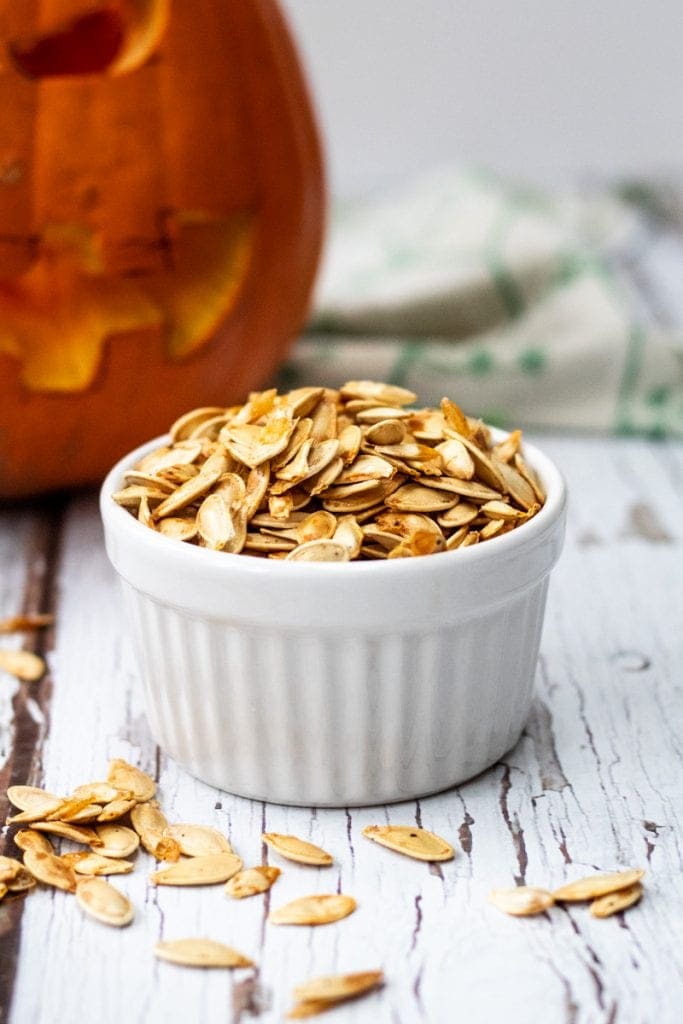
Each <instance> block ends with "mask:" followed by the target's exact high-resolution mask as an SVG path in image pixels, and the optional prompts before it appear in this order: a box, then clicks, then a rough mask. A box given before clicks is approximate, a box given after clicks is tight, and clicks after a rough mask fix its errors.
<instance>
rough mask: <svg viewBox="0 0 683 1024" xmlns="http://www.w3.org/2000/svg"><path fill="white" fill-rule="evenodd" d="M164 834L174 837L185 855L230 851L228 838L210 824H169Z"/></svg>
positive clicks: (196, 855) (194, 855)
mask: <svg viewBox="0 0 683 1024" xmlns="http://www.w3.org/2000/svg"><path fill="white" fill-rule="evenodd" d="M165 835H166V836H167V837H169V838H171V839H175V841H176V842H177V843H178V846H179V848H180V852H181V853H184V854H185V856H186V857H207V856H210V855H211V854H214V853H232V852H233V849H232V846H231V845H230V843H229V841H228V839H227V838H226V837H225V836H224V835H223V833H222V832H219V831H218V829H217V828H211V826H210V825H169V826H168V827H167V828H166V832H165Z"/></svg>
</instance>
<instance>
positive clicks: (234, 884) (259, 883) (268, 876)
mask: <svg viewBox="0 0 683 1024" xmlns="http://www.w3.org/2000/svg"><path fill="white" fill-rule="evenodd" d="M280 874H281V871H280V869H279V868H275V867H271V866H270V865H268V864H262V865H259V866H258V867H254V868H245V870H244V871H238V872H237V874H236V875H233V877H232V878H231V879H230V880H229V881H228V882H227V883H226V886H225V892H226V894H227V895H228V896H232V897H233V899H236V900H242V899H244V898H245V897H247V896H256V895H257V894H258V893H261V892H267V891H268V889H270V887H271V886H272V885H273V884H274V883H275V882H276V881H277V879H278V878H279V876H280Z"/></svg>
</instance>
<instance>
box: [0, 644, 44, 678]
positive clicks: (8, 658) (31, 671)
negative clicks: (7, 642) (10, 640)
mask: <svg viewBox="0 0 683 1024" xmlns="http://www.w3.org/2000/svg"><path fill="white" fill-rule="evenodd" d="M46 668H47V665H46V664H45V662H44V661H43V659H42V658H41V657H39V656H38V655H37V654H34V653H33V651H6V650H4V649H0V669H4V671H5V672H9V674H10V675H12V676H16V678H17V679H21V680H22V682H24V683H36V682H37V681H38V680H39V679H42V677H43V676H44V675H45V670H46Z"/></svg>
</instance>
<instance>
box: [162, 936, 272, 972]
mask: <svg viewBox="0 0 683 1024" xmlns="http://www.w3.org/2000/svg"><path fill="white" fill-rule="evenodd" d="M154 955H155V956H157V957H159V959H160V960H168V961H169V963H172V964H180V965H181V966H183V967H230V968H232V967H253V966H254V961H253V960H250V959H249V957H246V956H244V955H243V954H242V953H239V952H238V951H237V950H236V949H233V948H232V947H231V946H226V945H225V944H224V943H223V942H216V941H214V939H199V938H197V939H195V938H191V939H171V940H167V941H165V942H157V944H156V946H155V947H154Z"/></svg>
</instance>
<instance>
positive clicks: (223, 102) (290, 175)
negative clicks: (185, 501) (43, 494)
mask: <svg viewBox="0 0 683 1024" xmlns="http://www.w3.org/2000/svg"><path fill="white" fill-rule="evenodd" d="M0 31H1V32H2V38H3V39H4V40H5V41H6V42H5V44H4V45H5V46H6V48H7V56H6V59H3V60H2V61H1V62H0V111H1V112H2V115H1V117H0V496H4V497H8V496H20V495H26V494H32V493H36V492H39V491H43V490H48V489H51V488H56V487H64V486H71V485H74V484H82V483H88V482H94V481H96V480H97V479H98V478H100V477H101V476H102V474H103V473H104V472H105V470H106V469H107V467H108V466H109V465H110V464H111V463H112V461H113V460H114V459H115V458H117V457H118V456H119V455H121V454H122V453H123V452H125V451H126V450H128V449H130V448H131V447H133V446H134V445H136V444H137V443H139V442H141V441H142V440H144V439H145V438H147V437H151V436H152V435H154V434H156V433H159V432H161V431H163V430H165V429H166V427H167V425H168V423H169V422H171V420H172V419H173V418H174V417H176V416H177V415H179V414H180V413H181V412H183V411H184V410H186V409H188V408H190V407H191V406H193V405H215V404H216V405H225V404H231V403H233V402H235V401H239V400H241V399H243V398H244V396H245V394H246V392H248V391H249V390H250V389H252V388H255V387H258V386H260V385H261V384H262V383H264V382H265V380H266V379H267V377H268V375H269V374H270V373H271V371H272V370H273V368H274V366H275V364H276V363H277V361H278V360H279V359H280V358H281V357H282V355H283V354H284V352H285V350H286V347H287V345H288V344H289V343H290V341H291V340H292V339H293V337H294V336H295V334H296V332H297V330H298V328H299V327H300V325H301V322H302V320H303V318H304V316H305V313H306V309H307V303H308V299H309V295H310V290H311V286H312V282H313V278H314V274H315V268H316V264H317V259H318V255H319V249H320V244H321V235H322V222H323V209H324V189H323V174H322V161H321V153H320V145H319V140H318V136H317V133H316V129H315V124H314V120H313V115H312V112H311V109H310V105H309V101H308V97H307V93H306V89H305V83H304V81H303V77H302V72H301V69H300V66H299V63H298V61H297V57H296V53H295V51H294V49H293V46H292V42H291V40H290V38H289V35H288V32H287V29H286V26H285V24H284V22H283V20H282V17H281V15H280V12H279V9H278V7H277V5H276V4H275V3H274V2H273V0H105V2H99V3H98V2H97V0H89V3H88V0H0Z"/></svg>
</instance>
